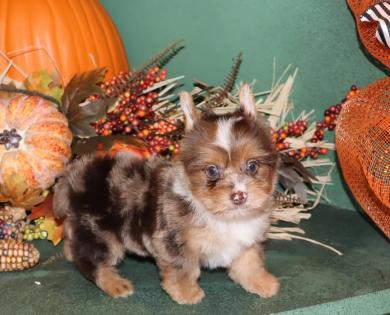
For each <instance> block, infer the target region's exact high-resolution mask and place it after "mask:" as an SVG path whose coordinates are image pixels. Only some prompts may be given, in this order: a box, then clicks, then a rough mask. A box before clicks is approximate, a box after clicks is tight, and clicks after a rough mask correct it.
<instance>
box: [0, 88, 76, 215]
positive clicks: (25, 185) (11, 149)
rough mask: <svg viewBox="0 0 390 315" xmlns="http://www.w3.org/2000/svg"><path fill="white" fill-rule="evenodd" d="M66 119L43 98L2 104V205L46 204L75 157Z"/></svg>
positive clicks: (0, 113) (0, 166)
mask: <svg viewBox="0 0 390 315" xmlns="http://www.w3.org/2000/svg"><path fill="white" fill-rule="evenodd" d="M71 142H72V133H71V131H70V130H69V128H68V121H67V119H66V117H65V116H64V115H63V114H62V113H60V112H59V111H58V110H57V108H56V107H55V105H54V104H53V103H51V102H50V101H48V100H46V99H43V98H41V97H39V96H27V95H17V96H15V97H13V98H12V99H10V100H0V202H5V201H9V202H10V203H11V204H12V205H13V206H17V207H24V208H27V209H28V208H30V207H32V206H33V205H35V204H37V203H39V202H41V201H43V200H44V196H43V195H42V192H43V191H44V190H45V189H47V188H48V187H50V186H51V185H52V184H53V183H54V180H55V178H56V176H58V175H59V173H60V172H61V171H62V170H63V168H64V167H65V165H66V163H67V161H68V160H69V159H70V157H71V148H70V145H71Z"/></svg>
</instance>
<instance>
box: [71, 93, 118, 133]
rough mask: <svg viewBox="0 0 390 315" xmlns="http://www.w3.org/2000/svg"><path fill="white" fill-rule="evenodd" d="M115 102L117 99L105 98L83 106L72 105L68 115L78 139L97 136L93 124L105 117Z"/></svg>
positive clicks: (72, 129)
mask: <svg viewBox="0 0 390 315" xmlns="http://www.w3.org/2000/svg"><path fill="white" fill-rule="evenodd" d="M115 101H116V99H113V98H104V99H99V100H96V101H92V102H87V103H84V104H82V105H79V104H74V105H72V106H71V107H70V108H69V110H68V112H67V115H66V117H67V118H68V123H69V128H70V130H71V131H72V133H73V134H74V135H75V136H78V137H92V136H96V132H95V130H94V129H93V128H92V127H91V123H92V122H96V121H97V120H99V119H100V118H102V117H104V116H105V115H106V113H107V110H108V108H109V107H110V106H111V105H112V104H113V103H115Z"/></svg>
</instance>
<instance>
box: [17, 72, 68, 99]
mask: <svg viewBox="0 0 390 315" xmlns="http://www.w3.org/2000/svg"><path fill="white" fill-rule="evenodd" d="M24 85H25V87H26V89H27V90H30V91H37V92H40V93H43V94H46V95H49V96H52V97H54V98H55V99H56V100H58V101H60V100H61V96H62V94H63V93H64V90H63V89H62V87H61V84H60V82H58V81H56V78H55V77H53V76H51V75H50V74H49V73H48V72H47V71H46V70H40V71H35V72H33V74H32V75H31V76H30V77H28V78H27V79H26V80H25V81H24Z"/></svg>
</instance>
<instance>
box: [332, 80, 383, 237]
mask: <svg viewBox="0 0 390 315" xmlns="http://www.w3.org/2000/svg"><path fill="white" fill-rule="evenodd" d="M336 150H337V155H338V158H339V161H340V166H341V170H342V173H343V176H344V179H345V181H346V182H347V184H348V186H349V188H350V190H351V192H352V193H353V195H354V197H355V198H356V200H357V201H358V202H359V204H360V206H361V207H362V208H363V210H364V211H365V212H366V213H367V214H368V215H369V216H370V217H371V219H372V220H373V221H374V222H375V223H376V224H377V225H378V226H379V227H380V229H381V230H382V231H383V232H384V233H385V234H386V235H387V237H389V238H390V77H386V78H384V79H381V80H379V81H376V82H374V83H372V84H370V85H368V86H367V87H365V88H364V89H362V90H360V91H359V93H358V94H357V95H356V96H354V97H352V98H350V99H349V100H348V101H346V102H345V103H344V105H343V108H342V110H341V113H340V116H339V118H338V120H337V128H336Z"/></svg>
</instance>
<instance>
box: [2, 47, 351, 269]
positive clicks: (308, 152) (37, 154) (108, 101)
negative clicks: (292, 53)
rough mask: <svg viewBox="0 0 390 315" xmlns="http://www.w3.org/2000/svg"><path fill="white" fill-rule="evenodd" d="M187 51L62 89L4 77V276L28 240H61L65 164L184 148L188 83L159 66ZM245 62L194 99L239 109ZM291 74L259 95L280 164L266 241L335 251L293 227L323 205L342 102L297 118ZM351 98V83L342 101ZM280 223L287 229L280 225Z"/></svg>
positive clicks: (28, 263)
mask: <svg viewBox="0 0 390 315" xmlns="http://www.w3.org/2000/svg"><path fill="white" fill-rule="evenodd" d="M183 47H184V46H183V45H182V42H180V41H179V42H175V43H173V44H172V45H170V46H169V47H167V48H166V49H164V50H162V51H161V52H160V53H158V54H157V55H156V56H155V57H153V58H151V59H150V60H149V61H147V62H146V63H145V64H144V65H143V66H141V67H140V68H139V70H133V71H131V72H126V73H125V72H121V73H119V74H117V75H116V76H114V77H113V78H111V79H110V80H105V73H106V69H104V68H97V69H94V70H92V71H87V72H83V73H80V74H76V75H75V76H74V77H73V78H72V79H71V80H70V81H69V82H68V83H67V84H66V86H62V85H61V83H60V81H59V80H58V79H57V78H56V77H55V76H53V75H52V74H49V73H48V72H47V71H45V70H42V71H38V72H35V73H33V74H32V75H31V76H29V77H27V78H26V79H25V80H24V81H15V80H12V79H10V78H9V77H7V75H6V72H4V73H3V74H2V76H1V77H0V163H1V169H0V202H2V208H1V210H0V271H12V270H23V269H26V268H30V267H32V266H34V265H35V264H37V263H38V259H39V253H38V251H37V250H36V248H35V247H34V245H33V243H31V241H33V240H35V239H49V240H51V241H52V242H53V244H54V245H57V244H58V243H59V242H60V241H61V237H62V225H61V222H59V221H57V220H56V219H55V218H54V216H53V212H52V194H51V191H52V188H53V186H54V185H55V180H56V177H57V176H58V175H59V174H60V172H61V171H62V170H63V168H64V167H65V165H66V164H67V162H68V161H69V160H71V159H73V158H75V157H76V156H80V155H83V154H111V155H113V154H116V153H117V152H119V151H121V152H123V151H128V152H131V153H132V154H137V155H139V156H141V157H144V158H147V157H149V156H151V155H158V156H160V157H161V158H164V159H172V158H174V156H175V155H176V154H177V153H178V152H179V151H180V139H181V136H182V134H183V126H184V125H183V115H182V113H181V111H180V109H179V108H180V106H179V104H178V97H177V89H178V87H180V84H181V83H180V80H182V79H183V78H184V76H179V77H175V78H168V76H167V71H166V69H165V68H164V67H165V65H166V64H167V63H168V62H169V61H170V60H171V59H172V58H173V57H175V56H176V55H177V54H178V53H179V52H180V51H181V50H182V49H183ZM241 63H242V55H241V54H240V55H238V57H237V58H235V59H234V60H233V65H232V67H231V70H230V72H229V73H228V75H227V77H226V78H225V80H224V81H223V83H222V84H221V85H220V86H211V85H208V84H206V83H204V82H200V81H195V82H194V89H193V90H192V95H193V97H194V100H195V102H196V106H197V107H198V108H199V109H200V110H202V107H203V106H205V104H206V103H207V104H208V106H210V104H211V106H212V107H213V110H214V111H216V112H226V111H230V110H234V109H235V108H236V106H238V97H237V94H236V91H237V88H238V87H239V84H237V83H236V80H237V76H238V73H239V69H240V65H241ZM274 69H275V67H274ZM275 72H276V71H275V70H274V73H275ZM296 75H297V69H295V70H291V66H289V67H288V68H287V69H285V71H284V72H283V73H282V75H281V76H280V77H279V78H278V79H277V80H276V79H275V74H274V80H273V82H272V84H271V88H270V89H269V90H268V91H264V92H259V93H255V95H256V97H257V99H256V101H257V103H256V105H257V108H258V112H259V114H261V115H264V117H265V118H266V120H267V121H268V123H269V124H270V126H271V128H272V134H271V135H270V137H272V139H273V142H274V143H275V146H276V148H277V149H278V151H279V153H280V161H281V168H280V173H279V175H280V176H279V178H280V180H279V187H278V191H277V193H275V210H274V213H273V216H272V218H273V225H272V227H271V230H270V232H269V238H273V239H288V240H291V239H293V238H296V239H303V240H306V241H309V242H314V243H317V244H319V245H321V246H325V247H327V248H328V249H330V250H332V251H334V252H336V253H337V254H341V253H340V252H339V251H337V250H336V249H334V248H332V247H330V246H328V245H326V244H322V243H320V242H317V241H315V240H312V239H310V238H306V237H304V236H303V235H302V234H304V231H303V230H302V229H301V228H299V227H298V226H296V225H297V224H298V223H299V222H300V220H302V219H308V218H309V217H310V210H312V209H313V208H314V207H315V206H316V205H317V204H318V202H319V201H320V199H321V198H325V199H326V195H325V193H324V192H325V186H326V185H327V184H329V183H330V181H331V178H330V174H331V172H332V170H333V168H334V163H333V162H332V161H331V160H330V159H328V158H326V154H327V153H328V150H333V149H334V144H333V143H332V142H329V141H327V140H325V132H329V131H332V130H334V128H335V124H336V122H337V116H338V114H339V113H340V111H341V109H342V102H341V103H340V104H336V105H332V106H330V107H329V108H327V109H325V111H324V119H323V120H322V121H319V122H311V116H312V115H313V113H314V110H313V111H310V112H308V113H306V112H302V113H301V114H300V115H298V116H297V118H295V119H293V118H292V109H293V104H292V102H291V100H290V98H289V96H290V93H291V89H292V86H293V82H294V80H295V78H296ZM254 83H255V82H252V85H254ZM356 93H358V91H357V89H356V87H354V86H353V87H352V88H351V91H349V93H348V95H347V97H349V96H351V95H353V94H356ZM324 169H325V173H321V172H324ZM319 170H321V172H320V171H319ZM280 221H284V222H289V223H290V226H288V227H286V225H283V226H280V225H279V222H280Z"/></svg>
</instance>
